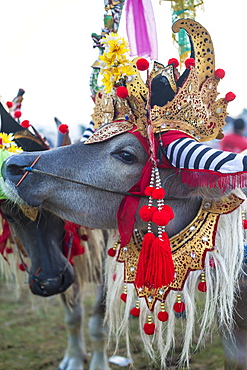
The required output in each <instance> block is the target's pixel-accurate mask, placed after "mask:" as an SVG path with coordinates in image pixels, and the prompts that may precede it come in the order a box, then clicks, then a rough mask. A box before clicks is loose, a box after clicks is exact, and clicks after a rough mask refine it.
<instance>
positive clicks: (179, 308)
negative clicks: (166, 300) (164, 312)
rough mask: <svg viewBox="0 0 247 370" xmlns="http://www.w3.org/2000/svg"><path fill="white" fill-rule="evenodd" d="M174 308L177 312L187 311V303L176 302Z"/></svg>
mask: <svg viewBox="0 0 247 370" xmlns="http://www.w3.org/2000/svg"><path fill="white" fill-rule="evenodd" d="M173 309H174V311H175V312H177V313H181V312H183V311H185V304H184V302H176V303H175V304H174V306H173Z"/></svg>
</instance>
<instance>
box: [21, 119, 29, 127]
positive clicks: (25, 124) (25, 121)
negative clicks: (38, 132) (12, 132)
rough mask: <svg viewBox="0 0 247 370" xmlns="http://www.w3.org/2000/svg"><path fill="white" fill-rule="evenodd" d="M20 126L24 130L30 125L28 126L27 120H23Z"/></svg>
mask: <svg viewBox="0 0 247 370" xmlns="http://www.w3.org/2000/svg"><path fill="white" fill-rule="evenodd" d="M21 126H22V127H24V128H28V127H30V126H31V125H30V123H29V121H28V120H27V119H25V120H24V121H22V123H21Z"/></svg>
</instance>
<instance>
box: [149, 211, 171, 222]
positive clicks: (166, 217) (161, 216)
mask: <svg viewBox="0 0 247 370" xmlns="http://www.w3.org/2000/svg"><path fill="white" fill-rule="evenodd" d="M170 220H171V216H170V213H169V212H167V211H166V210H161V211H157V212H154V214H153V217H152V221H153V222H154V223H155V224H156V225H158V226H166V225H167V224H168V223H169V222H170Z"/></svg>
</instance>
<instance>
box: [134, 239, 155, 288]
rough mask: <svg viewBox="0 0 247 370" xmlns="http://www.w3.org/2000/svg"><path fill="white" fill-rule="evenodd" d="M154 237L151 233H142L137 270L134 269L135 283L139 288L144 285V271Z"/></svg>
mask: <svg viewBox="0 0 247 370" xmlns="http://www.w3.org/2000/svg"><path fill="white" fill-rule="evenodd" d="M154 239H155V235H154V234H153V233H147V234H145V235H144V238H143V241H142V249H141V251H140V254H139V261H138V265H137V271H136V279H135V283H136V286H137V288H141V287H142V286H144V285H145V281H146V279H145V272H146V268H147V263H148V261H149V258H150V254H151V253H150V249H151V247H152V244H153V241H154Z"/></svg>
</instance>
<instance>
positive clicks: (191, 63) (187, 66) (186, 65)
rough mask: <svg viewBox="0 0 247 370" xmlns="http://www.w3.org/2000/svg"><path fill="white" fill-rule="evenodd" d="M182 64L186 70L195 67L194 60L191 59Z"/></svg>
mask: <svg viewBox="0 0 247 370" xmlns="http://www.w3.org/2000/svg"><path fill="white" fill-rule="evenodd" d="M184 63H185V67H186V69H191V67H194V66H195V65H196V62H195V59H193V58H188V59H186V61H185V62H184Z"/></svg>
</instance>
